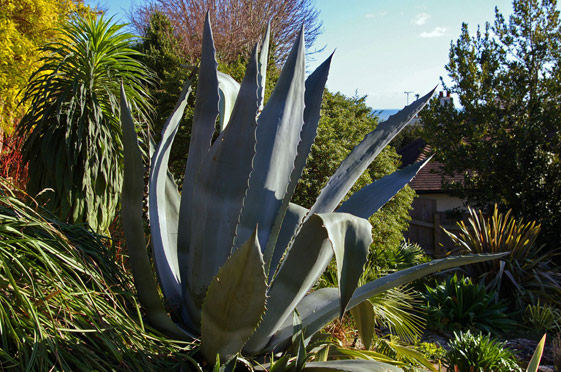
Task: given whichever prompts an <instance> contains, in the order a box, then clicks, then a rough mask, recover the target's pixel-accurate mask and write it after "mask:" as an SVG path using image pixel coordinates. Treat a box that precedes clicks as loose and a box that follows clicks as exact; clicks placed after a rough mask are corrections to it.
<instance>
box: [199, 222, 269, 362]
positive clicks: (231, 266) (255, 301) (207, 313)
mask: <svg viewBox="0 0 561 372" xmlns="http://www.w3.org/2000/svg"><path fill="white" fill-rule="evenodd" d="M266 291H267V280H266V276H265V271H264V263H263V256H262V255H261V248H260V247H259V241H258V240H257V229H256V230H255V234H254V235H253V236H252V237H251V238H250V239H249V240H248V241H247V242H246V243H245V244H244V245H242V246H241V247H240V249H238V250H237V251H236V252H235V253H234V254H233V255H232V256H231V257H230V258H229V259H228V261H226V263H225V264H224V266H222V267H221V268H220V270H219V271H218V274H217V275H216V277H215V278H214V279H213V280H212V282H211V284H210V286H209V287H208V293H207V296H206V298H205V302H204V304H203V309H202V315H201V352H202V353H203V356H204V357H205V359H206V360H213V359H214V357H215V356H216V355H217V354H219V355H220V361H221V362H222V363H224V362H226V361H227V360H228V359H230V358H231V357H232V356H234V355H235V354H237V353H238V352H239V351H240V350H241V348H242V346H243V344H244V343H245V342H246V340H247V338H248V337H249V336H250V335H251V333H253V330H254V329H255V327H257V324H258V323H259V320H260V319H261V316H262V314H263V312H264V311H265V301H266Z"/></svg>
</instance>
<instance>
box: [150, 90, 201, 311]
mask: <svg viewBox="0 0 561 372" xmlns="http://www.w3.org/2000/svg"><path fill="white" fill-rule="evenodd" d="M190 84H191V83H190V81H189V80H187V81H186V83H185V85H184V87H183V91H182V92H181V95H180V96H179V99H178V101H177V104H176V106H175V109H174V111H173V112H172V114H171V116H170V117H169V119H168V120H167V122H166V124H165V125H164V129H163V130H162V139H161V141H160V143H159V145H158V146H157V147H156V149H155V152H154V155H153V157H152V166H151V168H150V180H149V187H148V197H149V201H150V202H149V205H148V210H149V215H150V233H151V239H152V247H153V250H154V258H155V260H156V267H157V270H158V277H159V278H160V283H161V285H162V291H163V292H164V295H165V296H166V299H167V300H168V301H170V302H171V304H172V306H175V305H178V304H179V303H180V299H181V287H180V284H179V283H180V273H179V262H178V260H177V225H178V220H179V219H178V210H177V208H178V205H177V199H178V195H177V193H176V190H177V187H176V186H175V183H173V184H170V178H169V177H170V176H169V174H168V160H169V154H170V151H171V145H172V143H173V139H174V138H175V135H176V133H177V130H178V128H179V122H180V121H181V118H182V117H183V112H184V110H185V106H186V105H187V97H188V95H189V93H190V92H191V87H190Z"/></svg>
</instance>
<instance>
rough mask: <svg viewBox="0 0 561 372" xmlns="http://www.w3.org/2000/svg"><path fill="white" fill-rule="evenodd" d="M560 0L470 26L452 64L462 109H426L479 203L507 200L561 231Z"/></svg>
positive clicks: (552, 231) (524, 5)
mask: <svg viewBox="0 0 561 372" xmlns="http://www.w3.org/2000/svg"><path fill="white" fill-rule="evenodd" d="M560 26H561V25H560V22H559V11H558V10H557V4H556V1H555V0H541V1H540V0H528V1H520V0H515V1H514V2H513V14H512V15H511V16H510V17H509V18H508V20H507V19H505V17H503V15H502V14H501V13H500V12H499V10H498V9H497V10H496V12H495V21H494V23H493V25H491V24H489V23H487V24H486V25H485V26H484V27H483V29H481V28H479V27H478V29H477V32H476V33H475V34H472V33H470V30H469V29H468V25H467V24H464V25H463V26H462V30H461V35H460V37H459V39H458V40H457V41H456V42H455V43H452V44H451V46H450V60H449V63H448V64H447V65H446V70H447V71H448V75H449V78H450V81H451V83H450V84H444V83H443V85H444V88H445V89H446V90H448V91H451V92H452V93H454V94H455V95H456V96H457V97H458V99H459V102H458V103H459V104H460V105H461V109H456V108H455V107H454V106H453V105H441V104H440V103H439V102H438V100H437V99H435V100H434V101H433V102H432V104H431V105H430V106H429V107H428V108H427V109H425V111H424V112H423V113H422V114H421V116H422V119H423V122H424V125H425V126H424V128H425V130H424V136H425V138H426V139H427V141H428V142H429V144H430V145H431V146H432V148H433V149H434V151H435V153H436V155H437V157H438V158H439V159H440V160H441V161H442V162H443V163H444V168H443V172H444V173H445V174H448V175H453V174H460V175H463V183H461V184H449V185H448V186H449V187H450V189H451V190H452V191H453V192H454V193H456V194H457V195H458V196H460V197H464V198H466V199H467V201H468V203H469V204H471V205H472V206H474V207H478V208H487V207H489V206H492V205H493V204H495V203H497V204H498V205H499V206H500V207H502V208H503V209H505V210H506V209H512V210H513V213H514V214H515V215H516V216H518V217H524V218H525V219H526V220H537V221H540V222H541V223H542V226H543V229H542V236H541V240H542V241H543V242H549V243H550V244H551V246H552V248H553V247H557V246H558V245H559V241H560V239H561V163H560V154H561V141H560V140H561V83H560V81H561V80H560V78H561V65H560V62H561V54H560V52H561V49H560V45H561V44H560V43H561V31H560Z"/></svg>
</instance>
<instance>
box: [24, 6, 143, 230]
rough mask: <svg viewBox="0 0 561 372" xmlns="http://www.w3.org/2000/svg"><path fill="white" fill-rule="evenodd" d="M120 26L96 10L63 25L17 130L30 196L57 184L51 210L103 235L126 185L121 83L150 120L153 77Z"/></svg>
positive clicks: (33, 81) (46, 196)
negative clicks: (21, 140) (148, 90)
mask: <svg viewBox="0 0 561 372" xmlns="http://www.w3.org/2000/svg"><path fill="white" fill-rule="evenodd" d="M122 28H123V25H116V24H112V21H111V19H109V20H106V19H104V18H103V17H100V18H96V17H95V16H93V15H86V16H84V17H77V18H75V19H73V20H71V21H69V22H68V23H67V24H65V25H64V26H63V27H62V29H61V35H62V36H61V39H59V40H58V41H56V42H53V43H49V44H47V45H45V46H44V47H43V48H42V51H43V52H44V57H42V58H41V64H42V67H41V68H39V69H38V70H37V71H36V72H35V73H34V74H33V75H32V77H31V78H30V81H29V84H28V87H27V89H26V91H25V96H24V100H25V101H27V102H30V104H31V105H30V109H29V110H28V112H27V113H26V115H25V116H24V118H23V119H22V120H21V122H20V124H19V127H18V130H19V134H20V135H23V136H25V137H26V140H25V143H24V146H23V154H24V161H26V162H29V183H28V191H29V192H30V194H32V195H36V194H37V193H39V192H41V191H43V190H45V189H51V190H52V191H53V192H46V193H43V195H42V200H44V201H47V207H48V208H49V209H50V210H51V211H53V212H54V213H55V214H57V215H58V216H59V217H60V218H61V219H63V220H65V221H69V222H75V223H83V222H87V223H88V224H89V225H90V227H92V228H93V229H94V230H96V231H99V232H106V231H107V229H108V227H109V224H110V223H111V222H112V221H113V218H114V215H115V209H116V207H117V204H118V201H119V195H120V192H121V187H122V186H121V185H122V170H123V168H122V141H121V128H120V125H119V109H120V100H119V92H120V85H121V82H123V84H124V86H125V90H126V92H127V95H128V97H129V101H130V103H131V106H132V108H133V113H134V115H135V117H136V119H137V122H139V123H142V124H146V123H147V122H148V121H149V111H150V105H149V102H150V100H149V97H148V96H147V94H146V89H145V87H146V86H147V85H148V84H151V79H152V78H151V75H150V73H148V72H147V70H146V69H145V67H144V66H143V65H142V64H141V63H140V62H139V61H138V60H137V59H136V57H138V55H139V53H138V52H136V51H134V50H133V49H131V42H132V41H133V40H134V36H133V35H131V34H128V33H124V32H123V31H122Z"/></svg>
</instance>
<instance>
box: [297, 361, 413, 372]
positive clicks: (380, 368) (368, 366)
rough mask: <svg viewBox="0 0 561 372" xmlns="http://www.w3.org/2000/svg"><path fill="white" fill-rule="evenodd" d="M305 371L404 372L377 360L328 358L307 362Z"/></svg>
mask: <svg viewBox="0 0 561 372" xmlns="http://www.w3.org/2000/svg"><path fill="white" fill-rule="evenodd" d="M303 371H304V372H332V371H340V372H403V370H402V369H401V368H399V367H396V366H392V365H391V364H387V363H382V362H377V361H375V360H362V359H351V360H328V361H327V362H310V363H306V366H305V367H304V369H303Z"/></svg>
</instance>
